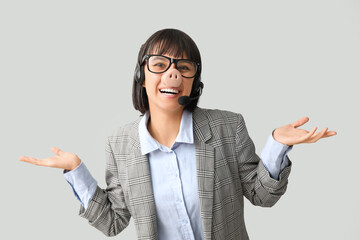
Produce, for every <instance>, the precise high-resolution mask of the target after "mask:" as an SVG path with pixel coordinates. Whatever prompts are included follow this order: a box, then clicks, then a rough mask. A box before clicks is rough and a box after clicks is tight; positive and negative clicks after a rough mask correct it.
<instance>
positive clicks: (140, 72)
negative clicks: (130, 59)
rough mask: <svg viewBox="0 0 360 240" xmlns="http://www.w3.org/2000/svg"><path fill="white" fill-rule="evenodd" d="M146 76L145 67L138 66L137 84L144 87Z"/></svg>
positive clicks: (136, 70)
mask: <svg viewBox="0 0 360 240" xmlns="http://www.w3.org/2000/svg"><path fill="white" fill-rule="evenodd" d="M144 75H145V73H144V68H143V66H142V65H140V64H137V66H136V69H135V81H136V82H137V83H139V84H140V85H142V84H143V82H144V80H145V76H144Z"/></svg>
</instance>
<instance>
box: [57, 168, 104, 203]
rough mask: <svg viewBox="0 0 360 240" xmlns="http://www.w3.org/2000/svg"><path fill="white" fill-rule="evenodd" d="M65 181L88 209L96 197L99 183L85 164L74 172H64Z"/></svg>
mask: <svg viewBox="0 0 360 240" xmlns="http://www.w3.org/2000/svg"><path fill="white" fill-rule="evenodd" d="M64 177H65V180H66V181H67V182H68V183H69V184H70V186H71V187H72V189H73V191H74V194H75V196H76V198H77V199H78V200H79V201H80V203H81V204H82V205H83V206H84V208H86V207H87V206H88V204H89V202H90V200H91V199H92V197H93V196H94V193H95V191H96V187H97V181H96V180H95V179H94V178H93V177H92V176H91V174H90V172H89V170H88V169H87V167H86V166H85V163H83V162H81V163H80V165H79V166H78V167H77V168H75V169H74V170H72V171H64Z"/></svg>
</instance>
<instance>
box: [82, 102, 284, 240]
mask: <svg viewBox="0 0 360 240" xmlns="http://www.w3.org/2000/svg"><path fill="white" fill-rule="evenodd" d="M140 119H141V118H139V119H137V120H136V121H134V122H132V123H130V124H127V125H125V126H123V127H120V128H118V129H117V130H116V131H114V133H113V135H112V136H110V137H108V139H107V144H106V151H105V152H106V183H107V188H106V189H101V188H100V187H97V190H96V192H95V194H94V197H93V198H92V200H91V202H90V203H89V205H88V207H87V208H86V211H85V209H84V208H83V207H81V209H80V216H82V217H84V218H86V219H88V220H89V223H90V224H91V225H92V226H94V227H96V228H97V229H99V230H100V231H102V232H103V233H104V234H105V235H108V236H114V235H116V234H118V233H120V232H121V231H122V230H123V229H124V228H125V227H126V226H127V225H128V223H129V220H130V217H131V216H132V217H133V218H134V222H135V227H136V231H137V236H138V239H142V240H143V239H157V230H156V228H157V226H156V209H155V203H154V196H153V191H152V185H151V177H150V168H149V163H148V157H147V155H141V151H140V142H139V132H138V125H139V121H140ZM193 127H194V142H195V152H196V167H197V172H196V173H197V180H198V194H199V199H200V211H201V219H202V226H203V231H204V239H205V240H210V239H221V240H224V239H226V240H230V239H248V235H247V232H246V228H245V223H244V211H243V209H244V202H243V196H245V197H246V198H247V199H248V200H249V201H250V202H251V203H252V204H254V205H260V206H264V207H270V206H272V205H274V204H275V203H276V202H277V201H278V199H279V198H280V196H281V195H282V194H284V193H285V191H286V187H287V182H288V180H287V179H288V176H289V173H290V169H291V163H290V166H288V167H287V168H285V169H284V170H283V171H282V172H281V173H280V177H279V180H278V181H277V180H274V179H272V178H271V177H270V175H269V173H268V171H267V170H266V169H265V167H264V165H263V163H262V161H261V160H260V158H259V157H258V156H257V155H256V154H255V147H254V144H253V142H252V140H251V139H250V137H249V135H248V133H247V130H246V126H245V122H244V119H243V117H242V116H241V115H240V114H236V113H232V112H228V111H221V110H209V109H201V108H196V109H195V110H194V112H193Z"/></svg>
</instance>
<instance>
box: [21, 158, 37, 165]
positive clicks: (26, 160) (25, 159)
mask: <svg viewBox="0 0 360 240" xmlns="http://www.w3.org/2000/svg"><path fill="white" fill-rule="evenodd" d="M19 160H20V161H22V162H27V163H31V164H34V165H39V163H40V161H39V159H37V158H33V157H26V156H21V157H20V158H19Z"/></svg>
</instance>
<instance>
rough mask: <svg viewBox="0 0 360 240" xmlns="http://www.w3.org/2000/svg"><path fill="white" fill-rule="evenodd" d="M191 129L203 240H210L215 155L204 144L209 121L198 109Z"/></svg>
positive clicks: (209, 132) (208, 129)
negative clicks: (192, 130) (192, 129)
mask: <svg viewBox="0 0 360 240" xmlns="http://www.w3.org/2000/svg"><path fill="white" fill-rule="evenodd" d="M193 128H194V142H195V156H196V168H197V172H196V174H197V182H198V194H199V200H200V214H201V220H202V227H203V232H204V239H211V226H212V217H213V215H212V212H213V195H214V161H215V155H214V154H215V153H214V148H213V147H212V146H211V145H209V144H206V141H208V140H209V139H210V138H211V131H210V127H209V120H208V118H207V117H206V115H205V114H204V112H203V111H202V110H201V109H199V108H196V109H195V110H194V112H193Z"/></svg>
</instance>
